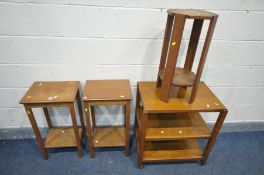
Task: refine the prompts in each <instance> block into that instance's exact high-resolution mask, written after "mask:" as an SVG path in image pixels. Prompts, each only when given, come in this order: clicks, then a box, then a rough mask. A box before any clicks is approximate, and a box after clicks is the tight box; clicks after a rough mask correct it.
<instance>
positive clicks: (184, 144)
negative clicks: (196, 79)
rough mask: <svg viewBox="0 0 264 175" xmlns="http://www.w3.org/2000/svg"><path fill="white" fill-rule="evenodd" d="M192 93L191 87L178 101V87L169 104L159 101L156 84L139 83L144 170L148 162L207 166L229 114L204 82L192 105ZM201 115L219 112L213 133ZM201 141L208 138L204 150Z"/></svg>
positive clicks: (139, 146)
mask: <svg viewBox="0 0 264 175" xmlns="http://www.w3.org/2000/svg"><path fill="white" fill-rule="evenodd" d="M191 90H192V89H191V87H189V88H187V90H186V95H185V97H178V98H176V97H175V94H177V88H174V89H173V90H172V93H171V96H170V99H169V101H168V103H165V102H162V101H161V100H160V98H159V95H160V88H156V82H138V86H137V99H136V111H135V135H136V143H137V149H138V155H139V156H138V157H139V159H138V162H139V166H140V167H143V164H144V163H145V162H160V161H177V160H184V161H186V160H200V161H201V164H205V162H206V159H207V157H208V155H209V152H210V150H211V149H212V146H213V144H214V142H215V139H216V136H217V134H218V132H219V130H220V128H221V126H222V124H223V122H224V119H225V116H226V115H227V112H228V111H227V109H226V107H225V106H224V105H223V104H222V103H221V102H220V101H219V99H218V98H217V97H216V96H215V95H214V94H213V92H212V91H211V90H210V89H209V88H208V87H207V86H206V84H205V83H203V82H200V83H199V87H198V91H197V97H196V99H195V101H194V102H193V103H191V104H189V101H188V100H189V98H190V96H191ZM200 112H219V115H218V118H217V120H216V122H215V125H214V127H213V129H212V131H211V130H210V129H209V128H208V126H207V125H206V123H205V122H204V120H203V118H202V117H201V114H200ZM198 139H208V142H207V144H206V146H205V148H204V150H203V151H202V150H201V148H200V145H199V142H198Z"/></svg>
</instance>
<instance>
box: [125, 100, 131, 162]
mask: <svg viewBox="0 0 264 175" xmlns="http://www.w3.org/2000/svg"><path fill="white" fill-rule="evenodd" d="M125 128H126V148H125V156H126V157H127V156H128V155H129V141H130V139H129V138H130V134H129V131H130V101H127V102H126V105H125Z"/></svg>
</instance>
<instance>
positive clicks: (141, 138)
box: [138, 111, 148, 167]
mask: <svg viewBox="0 0 264 175" xmlns="http://www.w3.org/2000/svg"><path fill="white" fill-rule="evenodd" d="M147 124H148V113H145V112H144V111H143V114H142V119H141V129H140V130H141V133H140V136H139V161H138V164H139V166H140V167H143V166H144V164H143V154H144V148H145V136H146V127H147Z"/></svg>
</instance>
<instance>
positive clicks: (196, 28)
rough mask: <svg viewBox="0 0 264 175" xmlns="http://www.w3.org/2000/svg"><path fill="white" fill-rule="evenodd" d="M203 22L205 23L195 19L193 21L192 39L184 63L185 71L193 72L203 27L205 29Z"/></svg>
mask: <svg viewBox="0 0 264 175" xmlns="http://www.w3.org/2000/svg"><path fill="white" fill-rule="evenodd" d="M203 22H204V20H203V19H195V20H194V21H193V28H192V33H191V37H190V41H189V46H188V50H187V55H186V60H185V63H184V69H185V70H188V71H191V70H192V66H193V61H194V58H195V53H196V50H197V46H198V43H199V38H200V34H201V31H202V27H203Z"/></svg>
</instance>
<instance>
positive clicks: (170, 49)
mask: <svg viewBox="0 0 264 175" xmlns="http://www.w3.org/2000/svg"><path fill="white" fill-rule="evenodd" d="M217 17H218V15H217V14H214V13H211V12H207V11H202V10H193V9H171V10H168V17H167V25H166V30H165V35H164V41H163V47H162V53H161V58H160V66H159V71H158V78H157V88H159V87H161V90H160V94H159V96H160V100H162V101H163V102H166V103H167V102H168V101H169V97H170V90H171V87H172V86H176V87H182V88H186V87H188V86H193V87H194V88H193V89H192V93H191V97H190V98H189V101H188V102H189V103H193V102H194V100H195V97H196V93H197V88H198V84H199V82H200V78H201V75H202V71H203V67H204V64H205V60H206V56H207V53H208V50H209V46H210V43H211V40H212V36H213V32H214V28H215V24H216V21H217ZM187 19H193V21H194V22H193V28H192V32H191V36H190V41H189V46H188V50H187V55H186V60H185V64H184V68H175V66H176V64H177V59H178V55H179V52H180V45H181V40H182V34H183V30H184V25H185V22H186V20H187ZM204 20H209V21H210V24H209V28H208V30H207V35H206V38H205V42H204V46H203V50H202V54H201V57H200V61H199V65H198V68H197V70H196V73H194V72H192V67H193V62H194V59H195V54H196V50H197V46H198V43H199V38H200V34H201V30H202V26H203V22H204ZM182 92H183V93H181V94H180V96H182V95H183V94H184V91H182Z"/></svg>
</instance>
